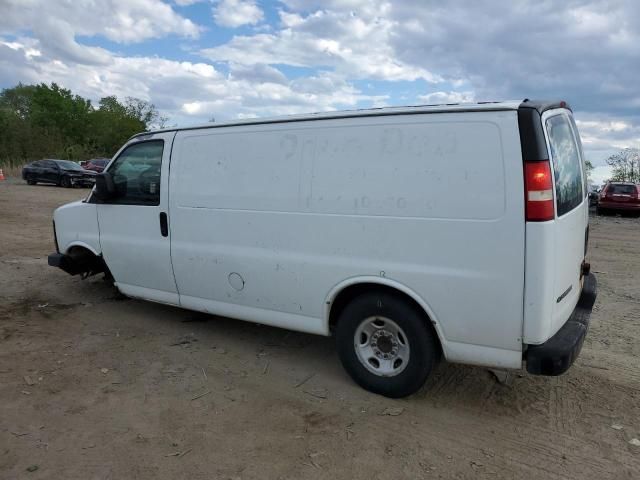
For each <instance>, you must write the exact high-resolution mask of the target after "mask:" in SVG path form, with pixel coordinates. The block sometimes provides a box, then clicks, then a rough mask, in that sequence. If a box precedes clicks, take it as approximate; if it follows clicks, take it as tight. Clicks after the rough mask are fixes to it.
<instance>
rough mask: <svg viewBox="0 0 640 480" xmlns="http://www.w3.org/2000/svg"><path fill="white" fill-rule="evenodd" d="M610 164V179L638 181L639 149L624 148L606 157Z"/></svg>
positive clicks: (639, 177) (639, 170)
mask: <svg viewBox="0 0 640 480" xmlns="http://www.w3.org/2000/svg"><path fill="white" fill-rule="evenodd" d="M607 164H609V165H611V167H612V168H611V180H613V181H616V182H636V183H640V149H638V148H625V149H623V150H620V151H619V152H618V153H616V154H614V155H611V156H610V157H609V158H607Z"/></svg>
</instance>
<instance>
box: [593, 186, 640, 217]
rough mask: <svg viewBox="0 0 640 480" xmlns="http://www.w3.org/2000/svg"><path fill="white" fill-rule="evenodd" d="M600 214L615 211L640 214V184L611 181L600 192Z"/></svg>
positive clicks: (598, 209) (598, 208) (598, 211)
mask: <svg viewBox="0 0 640 480" xmlns="http://www.w3.org/2000/svg"><path fill="white" fill-rule="evenodd" d="M596 211H597V213H598V215H602V214H605V213H609V212H611V213H614V212H620V213H623V212H636V213H638V214H640V185H637V184H635V183H629V182H609V183H607V184H606V185H605V187H604V188H603V189H602V191H601V192H600V199H599V201H598V206H597V209H596Z"/></svg>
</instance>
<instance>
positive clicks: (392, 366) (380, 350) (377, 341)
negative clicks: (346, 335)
mask: <svg viewBox="0 0 640 480" xmlns="http://www.w3.org/2000/svg"><path fill="white" fill-rule="evenodd" d="M353 345H354V347H355V350H356V355H357V357H358V360H360V363H361V364H362V365H363V366H364V367H365V368H366V369H367V370H369V371H370V372H371V373H373V374H374V375H377V376H380V377H394V376H396V375H398V374H399V373H400V372H402V371H403V370H404V369H405V368H406V366H407V365H408V364H409V354H410V353H411V352H410V348H409V341H408V339H407V336H406V335H405V333H404V331H403V330H402V328H400V326H399V325H398V324H397V323H396V322H394V321H393V320H391V319H389V318H386V317H380V316H373V317H368V318H365V319H364V320H363V321H362V322H361V323H360V325H359V326H358V328H357V329H356V333H355V335H354V336H353Z"/></svg>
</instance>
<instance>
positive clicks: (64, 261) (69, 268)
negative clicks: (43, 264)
mask: <svg viewBox="0 0 640 480" xmlns="http://www.w3.org/2000/svg"><path fill="white" fill-rule="evenodd" d="M47 260H48V263H49V266H51V267H58V268H60V269H61V270H63V271H65V272H67V273H68V274H69V275H77V274H78V273H81V272H82V271H83V267H82V265H79V264H78V262H77V261H76V260H75V259H74V258H73V257H71V256H70V255H64V254H62V253H52V254H50V255H49V257H48V258H47Z"/></svg>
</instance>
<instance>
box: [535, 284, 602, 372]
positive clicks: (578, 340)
mask: <svg viewBox="0 0 640 480" xmlns="http://www.w3.org/2000/svg"><path fill="white" fill-rule="evenodd" d="M596 296H597V282H596V277H595V275H594V274H593V273H589V274H588V275H586V276H585V277H584V285H583V287H582V293H581V294H580V299H579V300H578V304H577V305H576V308H575V309H574V310H573V312H572V313H571V316H570V317H569V319H568V320H567V322H566V323H565V324H564V325H563V326H562V328H560V330H558V332H557V333H556V334H555V335H554V336H553V337H551V338H550V339H549V340H547V341H546V342H545V343H543V344H541V345H530V346H529V348H528V349H527V350H526V352H525V354H524V360H525V361H526V363H527V372H529V373H531V374H533V375H549V376H555V375H561V374H563V373H564V372H566V371H567V370H569V367H571V365H572V364H573V362H574V361H575V360H576V358H578V355H579V354H580V350H581V349H582V344H583V343H584V338H585V337H586V336H587V330H588V329H589V317H590V316H591V311H592V310H593V304H594V303H595V301H596Z"/></svg>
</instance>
